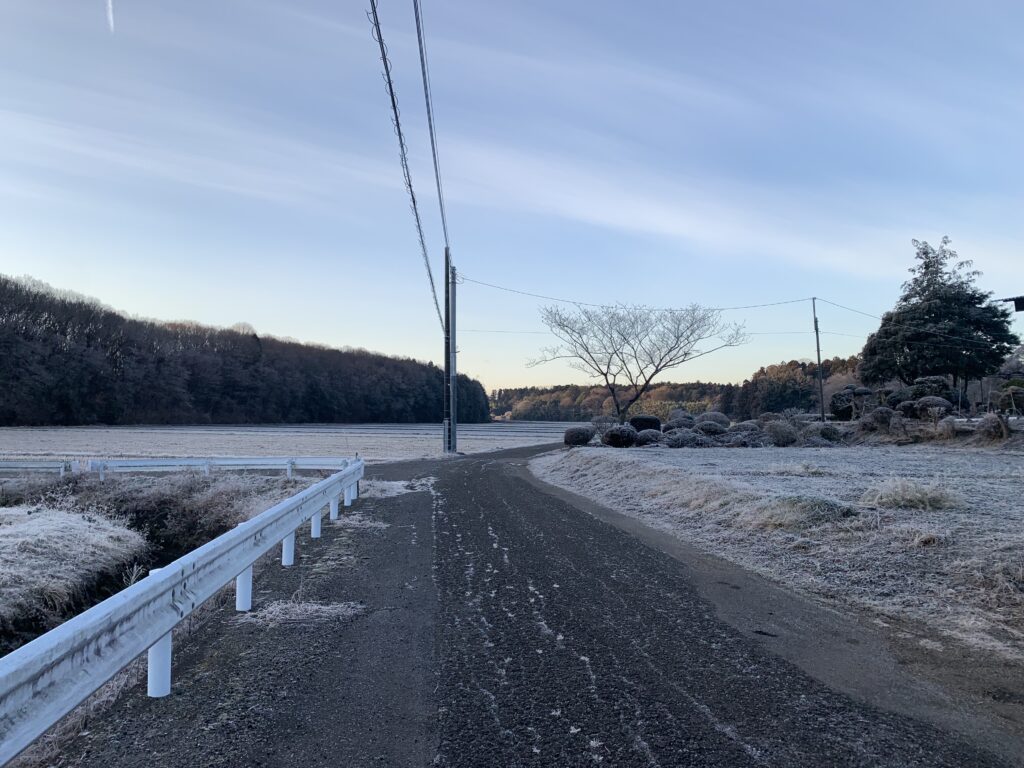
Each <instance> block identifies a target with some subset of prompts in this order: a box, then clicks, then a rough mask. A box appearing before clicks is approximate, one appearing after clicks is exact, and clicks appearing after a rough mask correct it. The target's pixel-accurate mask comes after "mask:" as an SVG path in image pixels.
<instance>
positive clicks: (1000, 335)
mask: <svg viewBox="0 0 1024 768" xmlns="http://www.w3.org/2000/svg"><path fill="white" fill-rule="evenodd" d="M912 242H913V244H914V247H915V248H916V249H917V253H916V256H915V258H916V260H917V263H916V264H915V265H914V266H913V267H911V268H910V270H909V272H910V273H911V275H912V277H911V279H910V280H908V281H907V282H906V283H904V284H903V294H902V295H901V296H900V299H899V301H898V302H897V303H896V306H895V308H893V310H892V311H891V312H886V313H885V314H884V315H883V316H882V323H881V325H880V326H879V328H878V330H877V331H875V332H874V333H873V334H871V335H870V336H869V337H868V340H867V343H866V344H865V345H864V351H863V353H862V355H861V356H862V362H861V367H860V377H861V379H862V380H863V381H865V382H867V383H877V384H882V383H885V382H887V381H891V380H892V379H899V380H900V381H902V382H903V383H904V384H910V383H911V382H912V381H913V380H914V379H916V378H918V377H920V376H949V377H950V378H951V379H952V381H953V386H954V388H957V387H959V386H961V385H966V382H967V381H969V380H970V379H980V378H981V377H983V376H987V375H989V374H991V373H994V372H996V371H997V370H999V366H1000V365H1001V364H1002V362H1003V361H1004V360H1005V359H1006V357H1007V355H1009V354H1010V352H1012V351H1013V348H1014V346H1015V345H1017V344H1020V339H1019V338H1017V336H1016V335H1015V334H1014V333H1013V332H1012V331H1011V330H1010V317H1011V313H1010V311H1009V310H1008V309H1006V308H1004V307H1002V306H1001V305H999V304H997V303H994V302H993V301H992V294H991V293H988V292H986V291H983V290H981V289H980V288H978V287H977V286H976V285H975V280H976V278H977V277H978V276H979V275H980V274H981V273H980V272H978V271H976V270H973V269H972V266H973V264H972V262H970V261H966V260H960V259H959V257H958V256H957V253H956V251H954V250H953V249H952V248H950V247H949V243H950V240H949V238H948V237H943V238H942V243H941V244H940V245H939V247H938V248H933V247H932V246H930V245H929V244H928V243H927V242H924V241H918V240H914V241H912Z"/></svg>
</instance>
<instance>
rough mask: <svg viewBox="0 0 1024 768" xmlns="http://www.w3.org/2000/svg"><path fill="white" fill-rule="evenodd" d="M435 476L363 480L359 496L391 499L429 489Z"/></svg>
mask: <svg viewBox="0 0 1024 768" xmlns="http://www.w3.org/2000/svg"><path fill="white" fill-rule="evenodd" d="M434 480H435V478H433V477H423V478H420V479H418V480H363V481H361V482H360V483H359V496H360V497H361V498H364V499H390V498H393V497H395V496H401V495H403V494H406V493H416V492H417V491H429V490H430V489H431V488H432V487H433V485H434Z"/></svg>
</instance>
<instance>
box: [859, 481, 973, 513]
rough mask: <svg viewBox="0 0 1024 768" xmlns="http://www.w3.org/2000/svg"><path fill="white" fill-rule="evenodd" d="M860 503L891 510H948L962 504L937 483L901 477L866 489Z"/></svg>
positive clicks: (950, 492) (956, 497)
mask: <svg viewBox="0 0 1024 768" xmlns="http://www.w3.org/2000/svg"><path fill="white" fill-rule="evenodd" d="M860 500H861V503H862V504H867V505H868V506H872V507H887V508H892V509H898V508H902V509H928V510H931V509H949V508H950V507H955V506H958V505H959V504H961V503H962V501H963V500H962V499H961V498H960V495H959V494H957V493H955V492H954V491H951V490H949V489H948V488H945V487H943V486H941V485H940V484H939V483H938V482H931V483H915V482H914V481H913V480H907V479H905V478H902V477H890V478H889V479H887V480H883V481H882V482H881V483H877V484H875V485H873V486H872V487H870V488H868V490H867V491H865V492H864V495H863V496H861V499H860Z"/></svg>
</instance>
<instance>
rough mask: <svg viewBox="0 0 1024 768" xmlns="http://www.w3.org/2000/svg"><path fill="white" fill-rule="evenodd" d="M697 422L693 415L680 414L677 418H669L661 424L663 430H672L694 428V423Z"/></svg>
mask: <svg viewBox="0 0 1024 768" xmlns="http://www.w3.org/2000/svg"><path fill="white" fill-rule="evenodd" d="M694 424H696V420H695V419H694V418H693V416H679V417H678V418H675V419H669V420H668V421H666V422H665V423H664V424H662V425H661V431H662V432H671V431H672V430H673V429H693V425H694Z"/></svg>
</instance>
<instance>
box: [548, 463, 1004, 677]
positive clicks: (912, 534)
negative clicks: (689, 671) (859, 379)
mask: <svg viewBox="0 0 1024 768" xmlns="http://www.w3.org/2000/svg"><path fill="white" fill-rule="evenodd" d="M530 466H531V469H532V470H533V471H534V473H535V474H537V476H538V477H540V478H541V479H543V480H546V481H548V482H550V483H553V484H555V485H558V486H560V487H563V488H566V489H568V490H571V491H574V492H576V493H579V494H581V495H583V496H586V497H589V498H591V499H593V500H594V501H597V502H599V503H602V504H604V505H606V506H608V507H611V508H613V509H615V510H618V511H619V512H622V513H624V514H628V515H631V516H634V517H637V518H639V519H640V520H642V521H644V522H645V523H647V524H648V525H650V526H652V527H654V528H658V529H661V530H664V531H667V532H669V533H671V534H673V535H675V536H677V537H679V538H680V539H683V540H684V541H686V542H688V543H691V544H693V545H694V546H696V547H699V548H701V549H704V550H706V551H708V552H710V553H712V554H715V555H718V556H721V557H725V558H727V559H730V560H733V561H735V562H737V563H740V564H742V565H744V566H746V567H749V568H751V569H753V570H756V571H759V572H761V573H763V574H765V575H768V576H770V577H772V578H774V579H777V580H779V581H781V582H784V583H786V584H788V585H791V586H794V587H796V588H798V589H801V590H803V591H806V592H810V593H814V594H817V595H819V596H822V597H825V598H828V599H831V600H836V601H839V602H844V603H848V604H852V605H855V606H858V607H863V608H869V609H871V610H873V611H877V612H879V613H881V614H884V615H888V616H893V617H905V618H910V619H913V620H918V621H923V622H926V623H928V624H930V625H931V626H932V627H934V628H935V629H936V630H938V631H940V632H942V633H945V634H947V635H949V636H952V637H956V638H959V639H960V640H963V641H966V642H968V643H970V644H973V645H975V646H977V647H983V648H988V649H994V650H997V651H999V652H1001V653H1004V654H1006V655H1008V656H1012V657H1016V658H1017V659H1024V472H1022V467H1024V454H1021V453H1019V452H1012V451H1005V450H1004V451H987V450H966V449H956V450H949V449H945V448H941V447H934V446H905V447H895V446H861V447H852V448H833V449H814V448H785V449H780V448H768V449H745V450H741V449H728V448H713V449H702V450H661V449H646V448H645V449H639V450H636V449H630V450H614V449H608V448H575V449H572V450H564V451H558V452H554V453H550V454H546V455H544V456H541V457H538V458H536V459H534V460H533V461H532V462H531V465H530Z"/></svg>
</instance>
